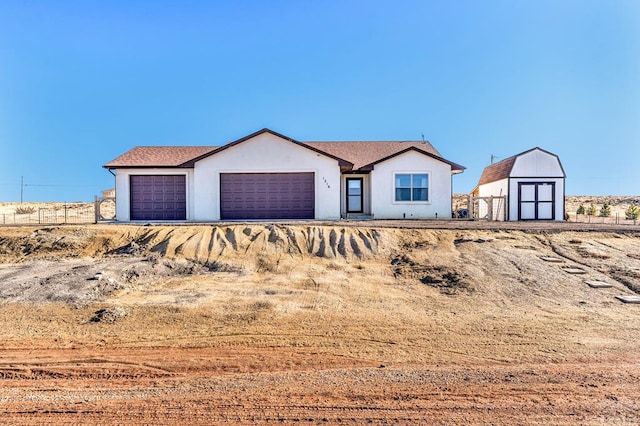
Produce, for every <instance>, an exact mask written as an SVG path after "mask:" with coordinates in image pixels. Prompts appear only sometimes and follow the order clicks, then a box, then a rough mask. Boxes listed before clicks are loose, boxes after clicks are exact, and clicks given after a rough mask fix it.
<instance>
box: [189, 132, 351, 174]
mask: <svg viewBox="0 0 640 426" xmlns="http://www.w3.org/2000/svg"><path fill="white" fill-rule="evenodd" d="M263 133H269V134H272V135H273V136H276V137H278V138H280V139H284V140H286V141H289V142H291V143H293V144H296V145H298V146H301V147H303V148H305V149H310V150H312V151H314V152H316V153H318V154H321V155H324V156H326V157H330V158H333V159H334V160H337V161H338V163H339V164H340V167H346V168H351V167H353V164H352V163H351V162H350V161H347V160H345V159H344V158H341V157H338V156H335V155H333V154H331V153H330V152H326V151H322V150H320V149H317V148H315V147H313V146H310V145H307V144H305V143H302V142H298V141H297V140H295V139H292V138H290V137H288V136H284V135H282V134H280V133H278V132H274V131H273V130H271V129H267V128H264V129H262V130H258V131H257V132H254V133H251V134H250V135H248V136H245V137H243V138H240V139H238V140H236V141H233V142H229V143H228V144H226V145H223V146H221V147H219V148H217V149H215V150H213V151H211V152H208V153H205V154H203V155H201V156H199V157H197V158H194V159H192V160H191V161H190V163H191V164H193V163H196V162H197V161H200V160H202V159H203V158H207V157H209V156H211V155H215V154H217V153H219V152H221V151H224V150H226V149H229V148H231V147H234V146H236V145H238V144H241V143H243V142H245V141H248V140H249V139H253V138H255V137H256V136H259V135H261V134H263Z"/></svg>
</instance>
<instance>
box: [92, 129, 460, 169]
mask: <svg viewBox="0 0 640 426" xmlns="http://www.w3.org/2000/svg"><path fill="white" fill-rule="evenodd" d="M264 132H269V133H271V134H273V135H275V136H278V137H281V138H283V139H286V140H288V141H290V142H292V143H295V144H297V145H300V146H304V147H306V148H308V149H311V150H313V151H316V152H319V153H322V154H324V155H327V156H328V157H331V158H334V159H335V160H338V162H339V163H340V166H341V167H344V168H345V169H347V170H371V169H373V166H374V165H375V164H377V163H379V162H382V161H385V160H388V159H389V158H392V157H394V156H396V155H400V154H402V153H404V152H406V151H409V150H413V151H416V152H420V153H422V154H425V155H427V156H430V157H433V158H435V159H437V160H439V161H442V162H444V163H447V164H450V165H451V168H452V170H453V171H454V172H460V171H462V170H464V167H462V166H460V165H459V164H456V163H452V162H450V161H447V160H445V159H444V158H442V157H441V156H440V153H439V152H438V151H437V150H436V149H435V148H434V147H433V145H431V143H429V142H427V141H367V142H365V141H337V142H320V141H313V142H299V141H296V140H294V139H291V138H288V137H286V136H284V135H281V134H279V133H276V132H274V131H272V130H269V129H262V130H259V131H257V132H255V133H252V134H251V135H248V136H245V137H244V138H242V139H238V140H237V141H234V142H230V143H228V144H226V145H223V146H221V147H215V146H138V147H135V148H133V149H132V150H130V151H128V152H126V153H124V154H123V155H121V156H119V157H118V158H116V159H114V160H112V161H110V162H109V163H107V164H105V165H104V166H103V167H105V168H109V169H115V168H133V167H193V165H194V163H195V162H196V161H198V160H201V159H203V158H205V157H208V156H210V155H215V154H217V153H218V152H220V151H223V150H225V149H227V148H229V147H232V146H234V145H237V144H239V143H242V142H244V141H246V140H248V139H251V138H252V137H255V136H256V135H259V134H261V133H264Z"/></svg>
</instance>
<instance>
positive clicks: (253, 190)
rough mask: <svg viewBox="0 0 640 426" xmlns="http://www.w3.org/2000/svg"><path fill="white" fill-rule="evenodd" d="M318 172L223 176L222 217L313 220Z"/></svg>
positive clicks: (221, 180)
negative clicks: (315, 174)
mask: <svg viewBox="0 0 640 426" xmlns="http://www.w3.org/2000/svg"><path fill="white" fill-rule="evenodd" d="M314 181H315V179H314V173H222V174H220V218H221V219H223V220H225V219H313V218H314V217H315V191H314Z"/></svg>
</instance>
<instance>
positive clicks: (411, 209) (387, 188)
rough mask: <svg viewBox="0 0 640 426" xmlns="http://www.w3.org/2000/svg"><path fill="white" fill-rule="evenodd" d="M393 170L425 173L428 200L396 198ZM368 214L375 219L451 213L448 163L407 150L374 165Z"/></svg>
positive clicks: (428, 216) (440, 216) (444, 217)
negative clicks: (406, 200) (407, 200)
mask: <svg viewBox="0 0 640 426" xmlns="http://www.w3.org/2000/svg"><path fill="white" fill-rule="evenodd" d="M396 173H427V174H428V175H429V191H428V194H429V197H428V198H429V200H428V201H426V202H398V201H395V182H394V176H395V174H396ZM370 185H371V214H373V215H374V217H375V218H376V219H402V218H407V219H435V218H436V214H437V217H438V218H440V219H446V218H450V217H451V166H450V165H449V164H446V163H443V162H441V161H438V160H435V159H433V158H431V157H428V156H426V155H423V154H419V153H417V152H414V151H409V152H406V153H404V154H401V155H398V156H397V157H393V158H391V159H389V160H387V161H384V162H382V163H378V164H376V165H375V168H374V170H373V171H372V172H371V174H370Z"/></svg>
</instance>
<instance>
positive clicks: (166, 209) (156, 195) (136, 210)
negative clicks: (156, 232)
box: [129, 175, 187, 220]
mask: <svg viewBox="0 0 640 426" xmlns="http://www.w3.org/2000/svg"><path fill="white" fill-rule="evenodd" d="M129 182H130V184H131V220H185V219H186V218H187V201H186V200H187V189H186V184H185V182H186V179H185V176H184V175H150V176H147V175H132V176H130V181H129Z"/></svg>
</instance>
